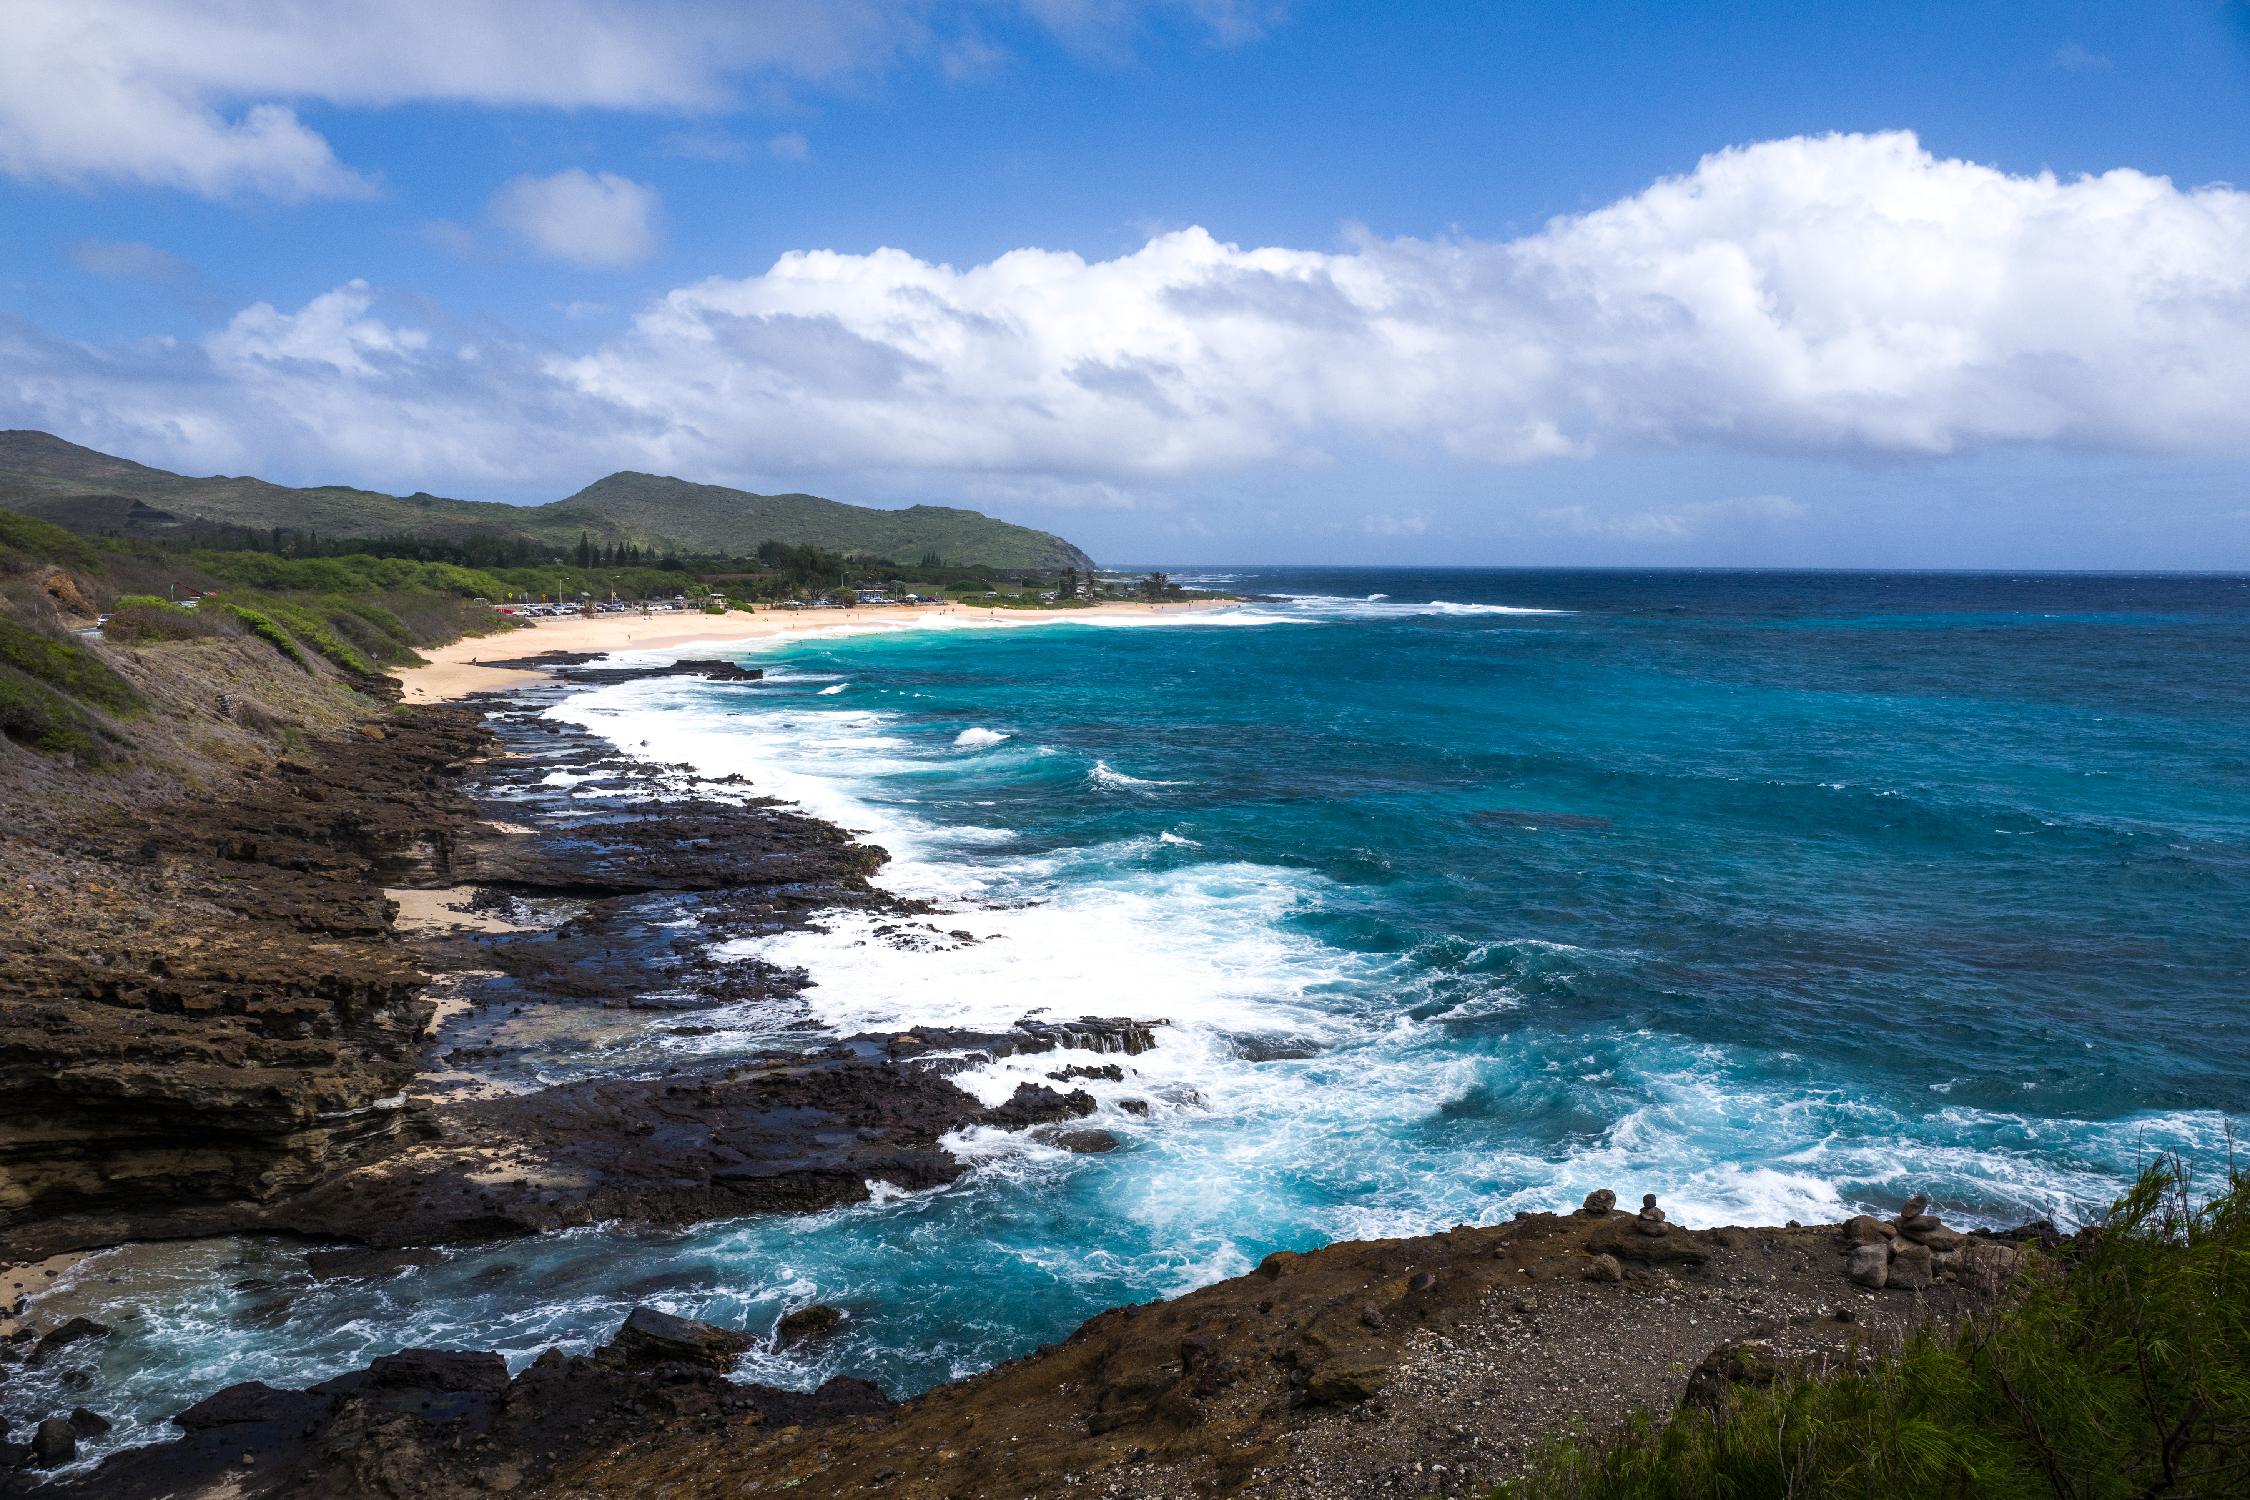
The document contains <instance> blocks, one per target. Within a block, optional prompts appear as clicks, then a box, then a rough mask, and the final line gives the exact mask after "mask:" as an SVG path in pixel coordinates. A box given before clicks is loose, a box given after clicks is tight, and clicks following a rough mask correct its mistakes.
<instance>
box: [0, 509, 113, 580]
mask: <svg viewBox="0 0 2250 1500" xmlns="http://www.w3.org/2000/svg"><path fill="white" fill-rule="evenodd" d="M10 557H13V558H18V559H25V560H37V561H41V562H55V563H61V564H64V565H65V566H69V567H76V568H91V567H95V566H98V559H97V549H96V546H95V544H94V543H93V542H91V541H89V540H87V539H86V538H84V537H81V536H79V535H77V534H76V533H74V532H70V531H65V530H64V529H63V528H62V527H60V526H56V525H53V524H51V523H49V522H46V521H42V520H39V519H37V518H36V517H32V516H25V515H18V514H16V513H15V512H14V511H10V510H0V558H10Z"/></svg>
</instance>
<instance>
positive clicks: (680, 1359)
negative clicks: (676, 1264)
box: [609, 1307, 756, 1370]
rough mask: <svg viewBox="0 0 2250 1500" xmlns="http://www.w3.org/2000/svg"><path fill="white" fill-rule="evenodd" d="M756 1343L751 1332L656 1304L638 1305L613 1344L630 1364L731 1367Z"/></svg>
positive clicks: (716, 1368)
mask: <svg viewBox="0 0 2250 1500" xmlns="http://www.w3.org/2000/svg"><path fill="white" fill-rule="evenodd" d="M755 1342H756V1340H754V1339H752V1338H751V1337H750V1336H749V1335H748V1334H744V1333H736V1332H735V1331H734V1330H732V1329H729V1328H715V1327H713V1326H712V1325H711V1324H709V1323H698V1322H696V1321H695V1320H694V1319H693V1318H676V1317H674V1316H672V1314H670V1313H668V1312H658V1311H657V1310H656V1309H655V1308H653V1307H636V1308H634V1309H633V1311H632V1314H631V1315H630V1316H629V1317H627V1318H626V1319H625V1325H624V1326H623V1327H622V1328H620V1329H618V1330H617V1337H616V1338H614V1339H612V1340H611V1341H610V1346H609V1347H610V1348H611V1349H612V1350H614V1351H615V1352H616V1353H617V1355H618V1356H619V1357H620V1358H621V1359H623V1360H624V1361H625V1363H627V1364H629V1365H658V1364H666V1363H683V1364H691V1365H709V1366H710V1367H711V1368H712V1369H714V1370H727V1369H731V1368H733V1366H734V1362H735V1361H736V1360H737V1359H739V1358H741V1356H742V1351H743V1350H745V1349H747V1348H749V1347H750V1346H751V1345H752V1344H753V1343H755Z"/></svg>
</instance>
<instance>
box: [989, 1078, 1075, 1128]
mask: <svg viewBox="0 0 2250 1500" xmlns="http://www.w3.org/2000/svg"><path fill="white" fill-rule="evenodd" d="M1093 1112H1094V1096H1093V1095H1092V1094H1089V1093H1087V1092H1086V1091H1085V1090H1084V1089H1072V1090H1071V1091H1070V1092H1069V1093H1067V1094H1058V1093H1056V1092H1055V1091H1054V1090H1053V1089H1051V1088H1048V1087H1047V1086H1046V1085H1045V1084H1043V1083H1019V1084H1017V1085H1016V1091H1015V1094H1014V1095H1013V1096H1012V1097H1010V1098H1009V1100H1008V1102H1007V1103H1005V1104H996V1105H994V1106H993V1107H992V1108H990V1109H988V1110H986V1111H985V1112H984V1114H983V1116H982V1120H983V1123H984V1124H987V1125H998V1126H1000V1127H1002V1128H1003V1129H1011V1130H1013V1129H1021V1128H1022V1127H1024V1126H1026V1125H1051V1124H1053V1123H1054V1122H1055V1121H1057V1120H1082V1119H1084V1118H1085V1117H1086V1116H1088V1115H1090V1114H1092V1113H1093Z"/></svg>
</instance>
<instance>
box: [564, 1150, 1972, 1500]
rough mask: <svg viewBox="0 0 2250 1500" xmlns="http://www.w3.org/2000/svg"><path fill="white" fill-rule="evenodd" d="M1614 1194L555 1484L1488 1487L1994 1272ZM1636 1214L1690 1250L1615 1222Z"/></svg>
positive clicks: (705, 1491) (1918, 1318)
mask: <svg viewBox="0 0 2250 1500" xmlns="http://www.w3.org/2000/svg"><path fill="white" fill-rule="evenodd" d="M1614 1201H1615V1200H1614V1198H1613V1197H1609V1196H1608V1195H1606V1194H1604V1195H1597V1197H1596V1199H1595V1200H1594V1201H1593V1202H1590V1203H1589V1205H1588V1208H1587V1209H1586V1210H1581V1211H1579V1212H1576V1213H1572V1214H1569V1215H1548V1214H1531V1215H1523V1216H1519V1217H1518V1219H1517V1220H1516V1221H1515V1222H1513V1223H1509V1224H1502V1225H1498V1226H1494V1227H1490V1228H1467V1227H1463V1228H1459V1229H1454V1230H1451V1231H1448V1232H1446V1233H1443V1234H1436V1235H1429V1236H1425V1237H1423V1238H1419V1239H1408V1240H1375V1241H1362V1242H1355V1243H1346V1244H1337V1245H1331V1246H1328V1247H1327V1248H1325V1249H1322V1250H1316V1251H1313V1252H1310V1253H1306V1254H1294V1253H1288V1252H1281V1253H1276V1254H1274V1255H1271V1256H1268V1257H1267V1258H1266V1259H1265V1261H1263V1262H1262V1263H1261V1264H1260V1265H1259V1267H1258V1268H1257V1269H1256V1270H1255V1271H1253V1272H1251V1273H1250V1274H1248V1275H1245V1276H1239V1277H1236V1278H1234V1279H1233V1280H1230V1281H1224V1282H1220V1283H1217V1284H1216V1285H1213V1286H1208V1287H1205V1288H1203V1289H1202V1290H1200V1291H1196V1292H1191V1293H1189V1294H1188V1295H1186V1296H1184V1297H1181V1298H1179V1299H1177V1300H1175V1301H1170V1302H1162V1303H1155V1304H1151V1305H1148V1306H1140V1307H1123V1308H1118V1309H1115V1310H1113V1311H1110V1312H1106V1313H1103V1314H1101V1315H1100V1316H1099V1317H1096V1318H1094V1319H1093V1320H1091V1321H1090V1322H1088V1323H1086V1324H1085V1325H1084V1326H1082V1327H1081V1328H1079V1329H1078V1330H1077V1332H1075V1333H1073V1334H1072V1335H1071V1336H1070V1337H1069V1338H1068V1339H1066V1340H1064V1341H1063V1342H1062V1343H1060V1344H1055V1345H1049V1346H1046V1347H1043V1348H1041V1349H1040V1350H1038V1351H1036V1352H1035V1353H1033V1354H1031V1355H1029V1356H1027V1357H1026V1358H1024V1359H1021V1360H1017V1361H1014V1362H1011V1363H1009V1364H1005V1365H1002V1366H1000V1367H999V1368H997V1369H994V1370H991V1371H989V1372H987V1373H985V1374H982V1375H978V1376H975V1377H973V1378H971V1379H968V1380H964V1381H958V1382H955V1383H953V1384H950V1385H945V1386H940V1387H938V1388H937V1389H935V1390H933V1391H930V1392H928V1393H927V1394H925V1395H922V1396H919V1397H917V1398H915V1399H914V1400H912V1401H909V1402H907V1403H905V1404H903V1405H901V1406H899V1407H897V1408H896V1409H894V1410H891V1411H888V1412H885V1413H882V1414H880V1415H876V1416H872V1417H868V1418H864V1419H861V1420H858V1421H855V1422H850V1423H841V1424H836V1425H833V1426H830V1427H827V1428H822V1429H818V1430H817V1432H816V1433H808V1435H807V1436H808V1437H812V1438H814V1439H815V1440H813V1441H796V1440H786V1441H785V1440H783V1439H782V1438H780V1437H779V1436H777V1435H775V1434H773V1433H772V1432H771V1430H770V1428H766V1427H761V1426H759V1425H757V1424H753V1423H736V1424H733V1425H730V1426H725V1427H722V1428H721V1429H720V1430H717V1431H713V1432H710V1433H708V1434H699V1435H695V1436H692V1437H689V1438H687V1439H685V1440H684V1441H683V1440H676V1439H674V1438H673V1437H671V1436H670V1435H668V1434H666V1435H650V1436H647V1437H644V1438H641V1439H638V1440H636V1441H634V1442H632V1443H630V1444H629V1445H627V1446H626V1447H625V1448H623V1449H622V1450H619V1451H616V1452H606V1453H604V1452H589V1453H587V1454H586V1455H585V1456H584V1457H583V1458H581V1459H579V1460H576V1461H574V1462H572V1463H570V1464H567V1465H565V1466H563V1467H561V1468H560V1469H558V1470H557V1471H556V1473H555V1474H554V1476H553V1477H552V1478H551V1479H550V1481H549V1482H548V1484H547V1486H546V1487H545V1489H544V1490H543V1491H542V1493H543V1494H546V1495H551V1496H557V1497H561V1496H570V1497H593V1496H624V1495H639V1494H663V1493H679V1494H683V1495H699V1496H700V1495H720V1494H728V1493H733V1492H734V1491H735V1490H736V1489H737V1488H747V1487H749V1486H751V1485H758V1486H763V1487H764V1488H763V1490H762V1491H760V1492H780V1491H784V1490H787V1491H789V1492H792V1493H804V1492H812V1493H819V1494H837V1495H850V1494H860V1493H896V1494H909V1495H913V1494H927V1495H946V1496H952V1497H958V1500H985V1497H991V1500H998V1497H1002V1496H1005V1497H1010V1500H1013V1497H1019V1496H1023V1495H1032V1494H1088V1495H1106V1494H1128V1493H1129V1494H1133V1495H1136V1496H1141V1497H1145V1500H1189V1497H1207V1496H1227V1495H1238V1494H1239V1495H1260V1496H1321V1497H1325V1496H1331V1495H1334V1496H1344V1495H1349V1496H1355V1497H1357V1496H1400V1497H1407V1496H1414V1497H1421V1496H1430V1495H1482V1494H1484V1493H1486V1492H1487V1491H1488V1490H1489V1489H1490V1487H1491V1486H1492V1484H1493V1483H1494V1482H1496V1481H1498V1480H1500V1479H1502V1478H1505V1477H1508V1476H1509V1475H1511V1474H1513V1473H1514V1472H1516V1471H1517V1469H1518V1468H1519V1466H1520V1465H1521V1463H1522V1462H1523V1460H1524V1459H1525V1458H1526V1457H1527V1456H1528V1455H1529V1454H1530V1452H1531V1451H1533V1449H1535V1448H1536V1446H1537V1445H1538V1444H1539V1443H1540V1442H1541V1441H1542V1440H1543V1439H1544V1438H1545V1437H1546V1436H1547V1435H1549V1434H1551V1433H1553V1432H1556V1431H1558V1430H1561V1429H1564V1428H1567V1427H1577V1428H1579V1429H1580V1430H1582V1431H1585V1432H1587V1433H1589V1434H1592V1435H1596V1436H1598V1435H1600V1434H1601V1433H1603V1432H1606V1431H1609V1430H1612V1429H1613V1428H1614V1427H1615V1426H1617V1425H1618V1424H1619V1423H1621V1422H1623V1421H1624V1420H1625V1419H1626V1417H1627V1415H1628V1414H1629V1413H1630V1412H1631V1411H1632V1410H1633V1409H1634V1408H1636V1407H1639V1408H1645V1409H1654V1410H1658V1411H1662V1410H1666V1409H1669V1408H1671V1407H1672V1406H1674V1405H1675V1404H1677V1403H1678V1402H1680V1401H1682V1400H1683V1399H1701V1400H1714V1399H1718V1397H1719V1395H1720V1394H1721V1393H1723V1391H1724V1390H1725V1389H1726V1388H1727V1387H1728V1386H1729V1385H1732V1384H1739V1383H1743V1382H1757V1381H1763V1380H1770V1379H1773V1378H1777V1377H1778V1376H1779V1375H1781V1374H1784V1373H1798V1372H1808V1371H1814V1370H1819V1369H1826V1368H1834V1367H1836V1366H1838V1365H1841V1364H1843V1363H1846V1362H1848V1361H1854V1360H1860V1359H1864V1358H1867V1357H1869V1355H1871V1354H1872V1353H1873V1352H1874V1351H1877V1350H1880V1349H1883V1348H1887V1347H1891V1346H1894V1345H1895V1344H1896V1343H1897V1342H1898V1341H1899V1340H1901V1339H1902V1338H1903V1337H1904V1336H1905V1335H1906V1334H1908V1333H1909V1332H1911V1331H1912V1330H1913V1329H1915V1328H1916V1327H1918V1326H1920V1325H1921V1324H1922V1323H1923V1322H1924V1321H1925V1320H1926V1319H1931V1320H1936V1321H1938V1322H1940V1323H1944V1322H1947V1321H1950V1320H1953V1319H1957V1318H1960V1317H1962V1316H1965V1315H1967V1314H1969V1313H1970V1312H1973V1311H1974V1310H1976V1309H1978V1308H1979V1307H1982V1306H1984V1305H1986V1299H1987V1297H1988V1295H1989V1294H1988V1292H1987V1291H1985V1290H1984V1289H1982V1288H1979V1287H1974V1286H1971V1285H1969V1284H1968V1283H1966V1282H1964V1281H1960V1280H1954V1281H1947V1282H1941V1283H1939V1284H1938V1285H1936V1286H1935V1287H1933V1288H1932V1289H1931V1290H1930V1291H1929V1292H1928V1293H1927V1294H1926V1295H1925V1296H1924V1297H1923V1298H1921V1299H1907V1298H1892V1297H1886V1296H1882V1295H1878V1294H1874V1293H1870V1292H1867V1291H1864V1290H1862V1289H1859V1288H1856V1287H1854V1286H1853V1285H1852V1284H1851V1282H1850V1281H1849V1280H1847V1279H1846V1277H1845V1275H1844V1274H1843V1268H1842V1267H1841V1266H1840V1265H1838V1264H1837V1262H1836V1260H1835V1259H1834V1257H1833V1256H1832V1254H1831V1253H1830V1247H1831V1245H1832V1244H1833V1243H1834V1237H1835V1235H1836V1234H1837V1233H1838V1231H1837V1230H1836V1229H1835V1228H1833V1227H1829V1228H1807V1229H1797V1228H1788V1229H1732V1228H1729V1229H1718V1230H1693V1229H1688V1228H1685V1227H1683V1226H1681V1225H1678V1224H1670V1223H1667V1224H1666V1226H1665V1231H1664V1232H1663V1233H1662V1234H1647V1233H1643V1232H1641V1231H1640V1230H1639V1229H1638V1228H1636V1227H1635V1225H1636V1223H1637V1222H1638V1221H1637V1218H1636V1216H1633V1215H1629V1214H1624V1213H1618V1212H1615V1211H1614V1210H1613V1208H1612V1207H1611V1206H1610V1205H1612V1204H1613V1203H1614ZM1620 1238H1621V1239H1622V1240H1623V1241H1625V1242H1628V1243H1633V1244H1636V1245H1640V1246H1647V1247H1657V1246H1663V1247H1672V1249H1673V1250H1674V1252H1675V1254H1673V1255H1670V1256H1668V1257H1667V1258H1666V1259H1664V1260H1662V1261H1649V1260H1625V1259H1618V1258H1613V1257H1609V1256H1608V1252H1606V1251H1602V1250H1599V1249H1598V1248H1597V1247H1598V1246H1599V1245H1601V1244H1605V1243H1612V1242H1615V1241H1616V1240H1618V1239H1620ZM1680 1248H1685V1249H1689V1250H1692V1251H1693V1255H1692V1257H1689V1256H1685V1255H1678V1254H1676V1252H1677V1250H1679V1249H1680ZM1605 1260H1606V1264H1605ZM1590 1270H1591V1271H1592V1274H1589V1271H1590Z"/></svg>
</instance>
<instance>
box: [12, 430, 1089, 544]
mask: <svg viewBox="0 0 2250 1500" xmlns="http://www.w3.org/2000/svg"><path fill="white" fill-rule="evenodd" d="M0 508H5V509H8V510H13V511H17V512H20V513H22V514H25V515H30V516H36V517H38V518H40V519H41V520H46V521H51V522H53V523H55V524H57V525H61V526H67V527H69V528H71V529H72V530H75V531H84V532H101V531H112V532H121V533H124V534H127V535H134V536H145V537H149V538H151V539H157V540H161V539H163V538H165V537H166V536H168V535H169V536H186V535H190V534H192V533H193V532H195V531H196V530H197V529H198V527H199V526H201V527H206V528H207V527H210V526H240V527H252V528H255V529H257V530H260V531H269V530H272V529H273V528H275V527H285V528H289V529H292V530H298V531H311V532H317V533H319V534H320V535H322V536H324V537H331V538H347V537H370V538H372V537H402V536H416V537H427V538H430V539H431V540H434V541H449V542H467V541H471V540H478V539H489V540H512V539H515V538H519V537H520V538H527V539H529V540H530V541H532V542H534V543H535V544H537V545H539V546H541V547H548V548H553V549H555V550H556V551H557V552H558V553H559V552H561V551H562V550H563V549H566V548H569V547H572V546H574V545H576V543H577V541H578V537H579V534H580V533H581V532H586V533H590V534H591V535H592V537H593V539H594V540H595V541H596V542H604V543H606V542H632V543H634V544H635V545H637V546H639V547H641V548H643V549H644V550H648V551H653V552H667V551H672V552H681V553H698V554H723V555H729V556H745V555H748V554H749V553H751V552H753V551H755V550H756V549H757V546H758V544H759V543H760V542H767V541H777V542H785V543H788V544H790V545H792V546H814V547H819V548H822V549H824V550H826V551H830V552H841V553H846V554H850V555H856V556H861V557H887V558H892V559H894V560H899V561H909V562H912V561H919V560H921V559H922V558H924V557H927V556H930V555H932V554H935V555H936V556H938V557H940V558H942V559H943V560H944V561H945V562H947V563H952V564H959V565H964V566H977V565H982V566H986V567H995V568H1064V567H1077V568H1091V567H1092V566H1093V562H1092V559H1090V558H1088V557H1087V556H1086V554H1085V553H1083V552H1081V551H1079V550H1078V548H1076V547H1074V546H1072V545H1071V544H1070V543H1069V542H1066V541H1064V540H1063V539H1062V538H1060V537H1058V536H1053V535H1050V534H1049V533H1047V532H1044V531H1034V530H1033V529H1031V528H1030V527H1028V526H1017V525H1013V524H1011V523H1009V522H1006V521H996V520H994V519H992V518H991V517H990V516H985V515H979V514H978V513H977V512H975V511H973V510H958V509H954V508H952V507H949V506H938V505H916V506H911V507H908V508H907V509H905V510H878V509H874V508H872V507H869V506H862V505H846V504H844V503H842V502H840V501H836V500H824V499H822V498H820V497H819V496H817V495H757V494H752V493H750V492H749V491H747V490H735V489H727V488H725V487H723V486H720V485H711V484H693V483H690V482H689V481H687V480H684V479H670V478H666V477H664V476H662V475H656V474H637V473H633V472H630V471H626V472H621V473H617V474H612V475H610V476H609V477H608V478H606V479H600V480H596V481H595V482H594V483H593V484H590V485H588V486H587V487H586V488H584V489H582V490H580V491H579V492H578V493H577V494H575V495H572V496H570V497H569V498H568V499H565V500H556V501H552V502H550V503H548V504H546V505H502V504H499V503H496V502H493V501H480V500H453V499H447V498H445V497H443V496H439V495H421V494H417V495H405V496H400V495H386V494H382V493H380V492H377V491H374V490H361V489H352V488H349V487H346V486H342V485H321V486H316V487H313V488H309V489H291V488H289V487H287V486H285V485H278V484H269V483H267V482H266V481H265V480H263V479H252V478H229V477H224V476H213V477H210V478H205V479H192V478H188V477H186V476H184V475H180V474H173V473H169V472H167V471H165V470H163V469H153V468H150V467H148V466H147V465H145V464H138V463H134V462H133V461H132V460H130V459H124V458H117V457H114V456H112V455H110V454H107V453H98V452H96V451H94V450H93V449H91V448H82V447H79V446H78V445H77V444H75V443H71V442H66V441H65V440H63V439H62V438H59V437H56V436H54V435H53V434H51V433H45V432H26V431H13V432H0Z"/></svg>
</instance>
